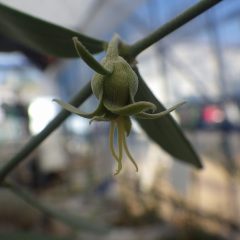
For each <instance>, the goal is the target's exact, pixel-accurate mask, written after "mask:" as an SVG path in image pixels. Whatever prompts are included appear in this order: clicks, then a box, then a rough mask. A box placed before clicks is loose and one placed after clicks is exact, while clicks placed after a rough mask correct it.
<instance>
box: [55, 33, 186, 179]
mask: <svg viewBox="0 0 240 240" xmlns="http://www.w3.org/2000/svg"><path fill="white" fill-rule="evenodd" d="M73 41H74V45H75V48H76V51H77V52H78V54H79V55H80V57H82V58H83V60H85V62H86V63H87V64H88V65H89V66H90V67H91V68H93V69H94V70H95V71H96V74H95V75H94V77H93V79H92V81H91V86H92V91H93V93H94V95H95V96H96V97H97V99H98V100H99V105H98V106H97V108H96V110H95V111H94V112H92V113H84V112H81V111H80V110H79V109H78V108H76V107H74V106H72V105H70V104H68V103H65V102H63V101H61V100H57V99H54V101H56V102H57V103H58V104H60V105H61V106H62V107H63V108H65V109H66V110H68V111H70V112H72V113H75V114H77V115H79V116H81V117H85V118H89V119H91V120H90V122H92V121H110V122H111V125H110V135H109V142H110V150H111V152H112V155H113V157H114V158H115V159H116V161H117V170H116V173H115V175H116V174H118V173H119V172H120V171H121V169H122V158H123V150H125V152H126V155H127V156H128V158H129V159H130V160H131V162H132V163H133V164H134V166H135V168H136V171H138V167H137V164H136V162H135V161H134V159H133V157H132V155H131V154H130V152H129V150H128V146H127V142H126V136H128V135H129V133H130V131H131V120H130V116H135V117H137V118H144V119H155V118H160V117H162V116H164V115H166V114H168V113H170V112H171V111H173V110H174V109H176V108H177V107H178V106H180V105H182V104H183V103H184V102H181V103H179V104H177V105H175V106H173V107H171V108H169V109H167V110H166V111H163V112H160V113H147V112H146V111H149V110H151V111H155V110H156V106H155V105H154V104H153V103H151V102H145V101H140V102H135V101H134V96H135V95H136V92H137V90H138V77H137V75H136V73H135V72H134V71H133V69H132V68H131V66H130V65H129V63H128V62H127V61H126V60H125V59H124V58H122V57H121V56H119V53H118V48H119V43H120V38H119V37H118V36H117V35H115V36H114V37H113V38H112V40H111V41H110V43H109V45H108V48H107V53H106V57H104V58H103V60H102V61H101V63H98V62H97V61H96V60H95V59H94V58H93V57H92V55H91V54H90V53H89V51H88V50H87V49H86V48H85V47H84V46H83V45H82V43H81V42H79V41H78V39H77V38H76V37H74V38H73ZM116 129H117V133H118V153H117V152H116V151H115V148H114V133H115V130H116Z"/></svg>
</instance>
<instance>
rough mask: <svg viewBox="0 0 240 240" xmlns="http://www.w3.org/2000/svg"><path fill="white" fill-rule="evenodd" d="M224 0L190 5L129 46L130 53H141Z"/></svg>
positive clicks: (203, 0)
mask: <svg viewBox="0 0 240 240" xmlns="http://www.w3.org/2000/svg"><path fill="white" fill-rule="evenodd" d="M221 1H222V0H202V1H199V3H197V4H196V5H194V6H192V7H190V8H189V9H187V10H186V11H184V12H183V13H181V14H180V15H178V16H177V17H175V18H174V19H172V20H171V21H169V22H167V23H166V24H164V25H163V26H161V27H160V28H158V29H157V30H156V31H154V32H152V33H151V34H150V35H148V36H147V37H145V38H143V39H141V40H139V41H137V42H136V43H135V44H133V45H131V46H128V47H127V51H129V52H128V55H129V56H131V57H136V56H137V55H138V54H139V53H141V52H142V51H144V50H145V49H146V48H148V47H150V46H151V45H153V44H154V43H156V42H158V41H159V40H160V39H162V38H164V37H165V36H166V35H168V34H169V33H171V32H173V31H175V30H176V29H178V28H180V27H181V26H183V25H184V24H185V23H187V22H189V21H190V20H192V19H193V18H195V17H197V16H198V15H200V14H202V13H203V12H205V11H206V10H208V9H209V8H211V7H213V6H214V5H216V4H217V3H220V2H221Z"/></svg>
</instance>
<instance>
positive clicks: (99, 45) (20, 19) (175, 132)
mask: <svg viewBox="0 0 240 240" xmlns="http://www.w3.org/2000/svg"><path fill="white" fill-rule="evenodd" d="M219 2H221V0H202V1H199V2H198V3H197V4H196V5H194V6H192V7H190V8H189V9H187V10H186V11H185V12H183V13H182V14H180V15H179V16H177V17H175V18H174V19H172V20H171V21H169V22H167V23H166V24H165V25H163V26H161V27H160V28H158V29H157V30H156V31H154V32H153V33H151V34H149V35H148V36H146V37H145V38H143V39H141V40H139V41H137V42H136V43H134V44H132V45H128V44H126V43H124V42H122V41H117V45H116V46H115V50H116V52H117V55H118V58H120V59H121V61H123V62H124V63H125V66H126V68H128V72H131V75H132V77H133V78H134V79H138V86H137V87H136V86H135V85H134V84H136V81H135V82H134V81H131V83H130V82H128V83H127V84H128V85H129V86H127V88H128V87H129V89H130V88H131V89H132V90H129V91H126V92H125V91H123V92H122V94H123V96H121V99H114V101H112V100H113V98H115V96H118V95H116V94H113V95H111V94H112V93H111V91H110V88H111V84H113V85H115V86H114V90H117V89H118V86H116V85H117V83H118V82H117V81H118V80H117V81H116V79H115V78H114V81H112V80H111V79H110V78H109V76H111V74H112V73H114V67H115V65H114V64H112V63H111V64H107V63H106V62H105V61H106V60H103V62H102V65H100V64H99V63H98V62H96V61H95V60H94V58H93V57H92V56H91V55H90V53H92V54H94V53H99V52H102V51H105V50H106V49H108V51H107V54H108V53H109V48H111V44H110V43H108V42H106V41H102V40H98V39H94V38H91V37H88V36H85V35H83V34H81V33H78V32H74V31H72V30H69V29H66V28H63V27H60V26H57V25H54V24H52V23H49V22H47V21H43V20H40V19H38V18H36V17H34V16H30V15H28V14H25V13H22V12H20V11H17V10H15V9H12V8H10V7H7V6H5V5H3V4H1V3H0V33H1V34H2V35H4V36H6V37H7V38H9V39H13V40H15V41H17V42H19V43H21V44H23V45H25V46H27V47H29V48H32V49H34V50H36V51H38V52H41V53H44V54H47V55H50V56H55V57H60V58H65V57H78V53H80V55H81V57H82V58H83V59H84V60H85V61H86V62H87V63H88V64H89V65H90V66H91V67H92V68H93V69H94V70H95V71H96V72H97V74H96V75H95V79H96V78H97V80H94V82H93V84H92V89H91V84H90V83H88V84H87V85H86V86H85V87H84V88H82V89H80V91H79V93H78V94H77V95H76V96H74V97H73V98H72V100H71V101H70V102H69V103H68V104H66V103H62V102H60V101H58V103H60V104H61V105H62V106H63V107H65V108H66V109H68V110H71V111H72V112H75V113H77V114H79V115H83V114H82V113H80V112H79V110H78V109H76V107H78V106H79V105H80V104H82V103H83V102H84V101H85V100H86V99H87V98H88V97H89V96H90V95H91V94H92V90H93V93H94V94H95V95H96V96H97V97H98V99H99V100H100V105H99V108H98V109H97V111H99V112H97V113H96V112H95V113H94V114H90V115H85V116H88V117H90V118H93V120H106V119H107V120H109V119H110V120H113V119H116V118H115V117H116V116H121V121H120V120H119V121H117V122H116V121H115V120H114V122H113V124H112V127H111V128H112V129H111V131H110V132H111V134H110V137H111V138H112V137H113V132H114V125H115V124H117V127H118V132H119V154H118V156H117V154H116V153H115V151H114V149H113V144H112V143H111V150H112V154H113V156H114V157H115V158H116V159H117V161H118V169H117V173H118V172H119V171H120V169H121V158H122V145H123V146H124V148H125V151H126V152H127V154H128V156H129V158H130V159H131V160H133V159H132V157H131V155H130V153H129V152H128V148H127V146H126V144H125V135H124V136H123V134H122V133H123V132H124V134H126V133H127V134H128V133H129V131H130V128H131V126H130V121H129V119H128V118H127V117H128V116H129V115H135V116H136V117H139V118H137V121H138V122H139V124H140V126H141V127H142V128H143V130H144V131H145V132H146V133H147V135H148V136H149V137H150V138H151V139H152V140H153V141H155V142H156V143H157V144H159V145H160V146H161V147H162V148H163V149H165V150H166V151H167V152H168V153H169V154H171V155H172V156H173V157H174V158H176V159H178V160H181V161H183V162H186V163H189V164H192V165H194V166H195V167H197V168H201V167H202V164H201V161H200V160H199V157H198V156H197V154H196V153H195V151H194V149H193V148H192V146H191V144H190V143H189V141H188V140H187V138H186V137H185V136H184V134H183V132H182V130H181V129H180V127H179V126H178V125H177V124H176V122H175V121H174V119H173V118H172V117H171V115H169V114H167V113H169V112H170V111H171V110H173V109H175V107H176V106H174V107H173V108H170V109H169V110H166V109H165V107H164V106H163V105H162V104H161V103H160V102H159V101H158V100H157V99H156V97H155V96H154V95H153V93H152V92H151V91H150V89H149V88H148V87H147V85H146V83H145V81H144V80H143V79H142V77H141V75H140V74H139V71H138V68H137V66H136V62H137V61H136V60H135V59H136V57H137V56H138V55H139V54H140V53H141V52H142V51H144V50H145V49H146V48H148V47H150V46H152V45H153V44H154V43H156V42H158V41H159V40H160V39H162V38H163V37H165V36H166V35H168V34H170V33H171V32H173V31H175V30H176V29H178V28H179V27H181V26H182V25H184V24H185V23H187V22H188V21H190V20H192V19H193V18H195V17H197V16H198V15H200V14H201V13H203V12H205V11H206V10H208V9H209V8H211V7H212V6H214V5H216V4H217V3H219ZM73 37H75V43H76V44H77V45H78V48H77V49H78V53H77V51H76V50H75V48H74V46H73V43H72V38H73ZM76 38H77V39H78V40H79V41H80V42H81V43H82V44H81V43H80V45H79V42H78V41H76ZM79 46H80V48H83V51H82V50H80V52H79ZM83 46H85V47H86V48H87V49H88V51H89V52H88V51H87V50H86V49H85V48H84V47H83ZM106 59H107V58H106ZM125 70H126V69H125ZM125 70H124V71H125ZM108 74H109V75H108ZM106 79H108V80H106ZM109 79H110V80H109ZM124 84H125V86H124V89H125V87H126V82H125V83H124ZM131 84H132V85H131ZM130 85H131V86H130ZM96 86H97V88H96ZM108 88H109V89H108ZM121 88H122V86H119V91H121ZM99 89H100V90H101V91H99ZM104 89H105V90H104ZM106 89H108V91H106ZM106 92H108V93H107V95H104V94H105V93H106ZM134 96H135V99H133V97H134ZM123 98H125V99H124V103H123V102H121V101H122V99H123ZM109 99H110V100H111V101H109ZM134 101H136V103H134ZM141 101H142V102H141ZM139 102H140V103H139ZM129 104H132V105H129ZM126 105H127V108H125V106H126ZM133 106H134V107H133ZM150 109H154V110H155V109H156V110H157V111H159V112H160V115H159V114H155V113H154V114H150V113H146V112H145V111H146V110H150ZM161 112H163V113H161ZM166 114H167V115H166ZM69 115H70V112H69V111H66V110H65V109H63V110H62V111H61V112H60V113H59V114H58V115H57V116H56V117H55V118H54V119H53V120H52V121H51V122H50V123H49V124H48V125H47V126H46V127H45V128H44V129H43V130H42V131H41V132H40V133H39V134H38V135H36V136H34V137H33V138H32V139H30V141H29V142H28V143H27V144H26V145H25V146H24V147H23V148H22V149H21V150H20V151H19V152H18V153H16V155H15V156H14V157H13V158H12V159H10V160H9V161H7V162H6V164H5V165H3V166H2V167H1V169H0V183H1V185H2V186H3V187H5V188H8V189H10V190H11V191H12V192H14V193H15V194H17V195H18V196H19V197H21V198H23V199H24V200H25V201H27V202H28V203H29V204H31V205H32V206H34V207H36V208H38V209H39V210H41V211H44V212H45V213H46V214H48V215H50V216H52V217H55V218H58V219H59V220H61V221H63V222H65V223H66V224H69V225H70V226H73V227H75V228H76V227H77V228H81V229H85V230H89V225H88V224H85V225H84V224H83V221H82V220H81V223H82V224H80V225H78V224H76V222H75V221H78V220H76V219H75V221H72V220H69V219H70V218H69V217H66V216H64V215H62V214H58V213H56V212H55V211H52V210H49V208H48V207H46V206H44V205H42V204H41V203H40V202H39V201H37V200H36V199H35V198H34V197H33V196H31V195H30V194H29V193H26V192H25V191H24V190H22V189H20V188H19V187H17V186H15V185H13V184H10V183H9V182H5V178H6V177H7V175H8V174H9V173H10V172H11V171H12V170H13V169H14V168H15V167H16V166H17V165H18V164H19V163H20V162H22V161H23V160H24V159H25V158H26V157H27V156H28V155H29V154H30V153H31V152H32V151H33V150H34V149H35V148H36V147H37V146H38V145H39V144H40V143H41V142H42V141H44V139H45V138H46V137H47V136H48V135H50V134H51V133H52V132H53V131H54V130H55V129H56V128H57V127H58V126H59V125H60V124H61V123H62V122H63V121H64V120H65V119H66V118H67V117H68V116H69ZM162 115H165V116H164V117H162V118H161V119H158V117H159V116H162ZM144 118H145V119H144ZM146 118H150V119H147V120H146ZM155 118H157V119H155ZM117 119H118V118H117ZM110 142H111V141H110ZM133 162H134V161H133ZM92 230H93V231H94V230H95V231H97V228H95V229H92Z"/></svg>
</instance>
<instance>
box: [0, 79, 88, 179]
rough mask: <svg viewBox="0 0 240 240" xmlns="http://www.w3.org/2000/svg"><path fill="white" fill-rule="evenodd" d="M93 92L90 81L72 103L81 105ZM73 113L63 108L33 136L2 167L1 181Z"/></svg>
mask: <svg viewBox="0 0 240 240" xmlns="http://www.w3.org/2000/svg"><path fill="white" fill-rule="evenodd" d="M91 94H92V90H91V84H90V82H89V83H88V84H86V85H85V86H84V87H83V88H82V89H81V90H80V91H79V93H78V94H76V95H75V96H74V97H73V98H72V100H71V101H70V104H72V105H73V106H79V105H80V104H82V103H83V102H84V101H85V100H86V99H87V98H88V97H89V96H90V95H91ZM70 114H71V113H70V112H69V111H66V110H62V111H61V112H60V113H59V114H58V115H57V116H56V117H55V118H54V119H53V120H52V121H51V122H50V123H49V124H48V125H47V126H46V127H45V128H44V129H43V130H42V131H41V132H40V133H39V134H37V135H36V136H33V137H32V138H31V139H30V140H29V142H28V143H27V144H26V145H25V146H23V148H22V149H20V151H19V152H18V153H17V154H16V155H15V156H14V157H13V158H12V159H10V160H9V161H8V162H7V163H6V164H5V165H4V166H3V167H2V168H1V169H0V183H1V182H2V181H3V180H4V179H5V177H6V176H7V175H8V174H9V173H10V172H11V171H12V170H13V169H14V168H15V167H16V166H17V165H18V164H19V163H20V162H21V161H23V160H24V158H26V157H27V156H28V155H29V154H30V153H31V152H32V151H33V150H34V149H35V148H37V147H38V145H40V144H41V143H42V142H43V141H44V140H45V139H46V138H47V137H48V136H49V135H50V134H51V133H52V132H53V131H54V130H55V129H56V128H58V127H59V125H60V124H61V123H62V122H63V121H64V120H65V119H66V118H67V117H68V116H69V115H70Z"/></svg>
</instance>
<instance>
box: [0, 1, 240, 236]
mask: <svg viewBox="0 0 240 240" xmlns="http://www.w3.org/2000/svg"><path fill="white" fill-rule="evenodd" d="M0 2H1V3H4V4H7V5H9V6H12V7H15V8H17V9H20V10H22V11H24V12H27V13H30V14H32V15H35V16H37V17H39V18H42V19H45V20H48V21H50V22H53V23H56V24H59V25H62V26H65V27H68V28H71V29H74V30H76V31H79V32H82V33H84V34H87V35H90V36H92V37H96V38H100V39H104V40H109V39H111V37H112V35H113V34H114V33H115V32H117V33H119V35H120V36H121V37H122V39H123V40H125V41H126V42H128V43H133V42H135V41H137V40H138V39H140V38H142V37H144V36H146V35H147V34H148V33H150V32H152V31H153V30H154V29H156V28H157V27H159V26H160V25H162V24H164V23H166V22H167V21H169V20H171V19H172V18H174V17H175V16H176V15H178V14H180V13H181V12H182V11H184V10H185V9H187V8H188V7H190V6H192V5H193V4H195V3H196V2H198V1H196V0H184V1H178V0H172V1H164V0H148V1H147V0H131V1H127V0H121V1H117V0H111V1H110V0H102V1H98V0H88V1H83V0H81V1H80V0H79V1H74V0H68V1H64V0H61V1H59V0H51V1H47V0H41V1H37V2H36V1H30V0H24V1H18V0H0ZM180 2H181V3H180ZM8 44H9V45H11V44H18V43H17V42H16V43H14V42H12V41H9V40H8V39H5V38H4V37H3V36H0V45H2V46H8ZM2 48H3V47H1V49H2ZM6 49H7V47H6ZM19 49H22V51H18V52H0V89H1V95H0V166H1V165H2V164H4V163H5V162H6V161H7V160H9V158H10V157H11V156H13V155H14V154H15V153H16V151H17V150H18V149H20V148H21V147H22V146H23V145H24V144H25V143H26V142H27V141H28V140H29V139H30V137H31V136H33V135H35V134H37V133H39V132H40V131H41V130H42V129H43V128H44V126H46V124H47V123H48V122H49V121H50V120H51V119H52V118H53V117H54V116H55V115H56V114H57V113H58V111H59V110H60V108H59V107H58V105H57V104H55V103H53V102H52V99H53V98H61V99H63V100H65V101H67V100H69V99H70V98H71V97H72V96H73V95H74V94H75V93H77V91H78V90H79V89H80V88H81V87H82V86H84V85H85V83H87V82H88V81H89V80H90V79H91V76H92V74H93V71H92V70H91V69H89V68H88V67H87V66H86V64H85V63H84V62H83V61H81V60H80V59H55V58H53V57H51V56H43V55H41V54H39V53H37V52H34V51H32V50H30V49H27V48H26V47H21V48H19ZM102 57H103V54H99V55H97V56H96V58H97V59H101V58H102ZM137 60H138V66H139V69H140V72H141V74H142V75H143V78H144V79H145V81H146V82H147V84H148V85H149V87H150V88H151V89H152V91H153V92H154V94H155V95H156V96H157V98H158V99H159V100H160V101H161V102H163V103H164V104H165V106H166V107H168V106H171V105H172V104H174V103H176V102H178V101H181V100H186V101H187V104H186V105H185V106H184V107H181V108H180V109H179V110H178V111H176V112H175V113H174V114H173V115H174V117H175V118H176V120H177V121H178V122H179V124H180V125H181V126H182V128H183V130H184V132H185V133H186V135H187V137H188V138H189V140H190V141H191V143H192V144H193V145H194V147H195V149H196V151H197V152H198V154H199V155H200V157H201V159H202V162H203V164H204V169H203V170H201V171H197V170H195V169H193V168H192V167H190V166H188V165H186V164H184V163H181V162H178V161H175V160H174V159H172V157H171V156H169V155H168V154H167V153H165V152H164V151H163V150H161V149H160V148H159V147H158V146H157V145H155V144H154V143H153V142H151V140H150V139H148V138H147V137H146V135H145V134H144V132H143V131H142V129H141V128H140V127H139V126H138V125H137V123H135V122H134V130H133V132H132V133H131V135H130V137H129V138H128V143H129V148H130V149H131V151H132V154H133V156H135V159H136V161H137V163H138V165H139V169H140V170H139V173H137V174H136V173H135V170H134V168H133V166H132V165H131V163H129V161H127V159H125V161H124V169H123V171H122V172H121V174H119V175H118V176H116V177H114V176H113V174H112V173H113V172H114V170H115V167H116V166H115V162H114V160H113V158H112V156H111V154H110V151H109V149H108V124H105V123H95V122H94V123H93V124H91V126H89V124H88V120H86V119H84V118H80V117H77V116H74V115H72V116H71V117H69V118H68V120H67V121H66V122H65V123H64V124H63V125H62V126H61V127H60V128H59V129H58V130H57V131H55V132H54V134H52V135H51V136H50V137H49V138H48V139H47V140H46V141H45V142H44V143H43V144H42V145H41V146H40V147H39V148H38V149H37V150H36V151H34V152H33V153H32V154H31V156H29V158H28V159H27V160H26V161H25V162H24V163H23V164H21V165H20V166H19V167H18V168H17V169H16V170H15V171H14V172H13V174H12V175H11V177H12V178H13V179H15V180H16V181H17V182H18V183H19V184H21V185H24V186H25V187H26V188H28V189H30V190H31V191H32V192H33V193H34V194H36V195H37V196H38V198H39V199H41V200H42V201H43V202H46V203H48V204H49V205H50V206H54V207H56V208H57V209H59V211H65V212H68V213H74V214H77V215H79V216H81V217H86V218H88V219H92V220H93V221H100V222H104V223H106V224H108V225H109V226H111V227H110V232H109V233H108V234H105V235H103V236H101V235H98V236H97V239H109V240H112V239H113V240H115V239H116V240H117V239H126V240H128V239H129V240H130V239H131V240H134V239H150V240H152V239H154V240H160V239H169V240H170V239H194V240H195V239H231V240H234V239H240V185H239V181H240V172H239V167H240V132H239V131H240V94H239V91H240V2H239V0H230V1H223V2H222V3H220V4H218V5H217V6H215V7H214V8H213V9H211V10H210V11H208V12H206V13H204V14H203V15H201V16H199V17H198V18H196V19H194V20H193V21H191V22H190V23H188V24H186V25H185V26H183V27H182V28H180V29H178V30H177V31H175V32H174V33H172V34H170V35H169V36H167V37H165V38H164V39H163V40H161V41H160V42H159V43H157V44H155V45H154V46H152V47H150V48H149V49H147V50H146V51H144V52H143V53H142V54H141V55H139V57H138V59H137ZM96 104H97V101H96V99H95V98H94V97H91V98H90V99H89V100H87V101H86V102H85V103H84V104H83V105H82V106H81V109H83V110H86V111H89V109H94V107H95V106H96ZM0 195H1V196H0V236H1V234H2V236H5V235H4V234H5V233H10V232H11V233H15V232H19V231H21V232H25V231H31V232H32V231H34V232H41V233H47V234H49V233H51V234H53V235H59V236H69V235H71V234H72V230H71V229H70V228H68V227H66V226H64V225H63V224H60V223H59V222H57V221H55V220H52V219H50V218H47V217H46V216H45V215H44V214H41V213H39V212H38V211H36V210H34V209H33V208H31V207H29V206H28V205H26V204H25V203H24V202H23V201H21V200H19V199H17V198H15V197H14V196H13V195H11V194H10V193H8V192H7V191H4V190H1V191H0ZM2 239H7V238H6V236H5V237H2ZM18 239H20V238H18ZM21 239H23V238H21ZM77 239H96V235H95V233H94V232H92V233H84V232H80V233H78V234H77Z"/></svg>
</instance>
